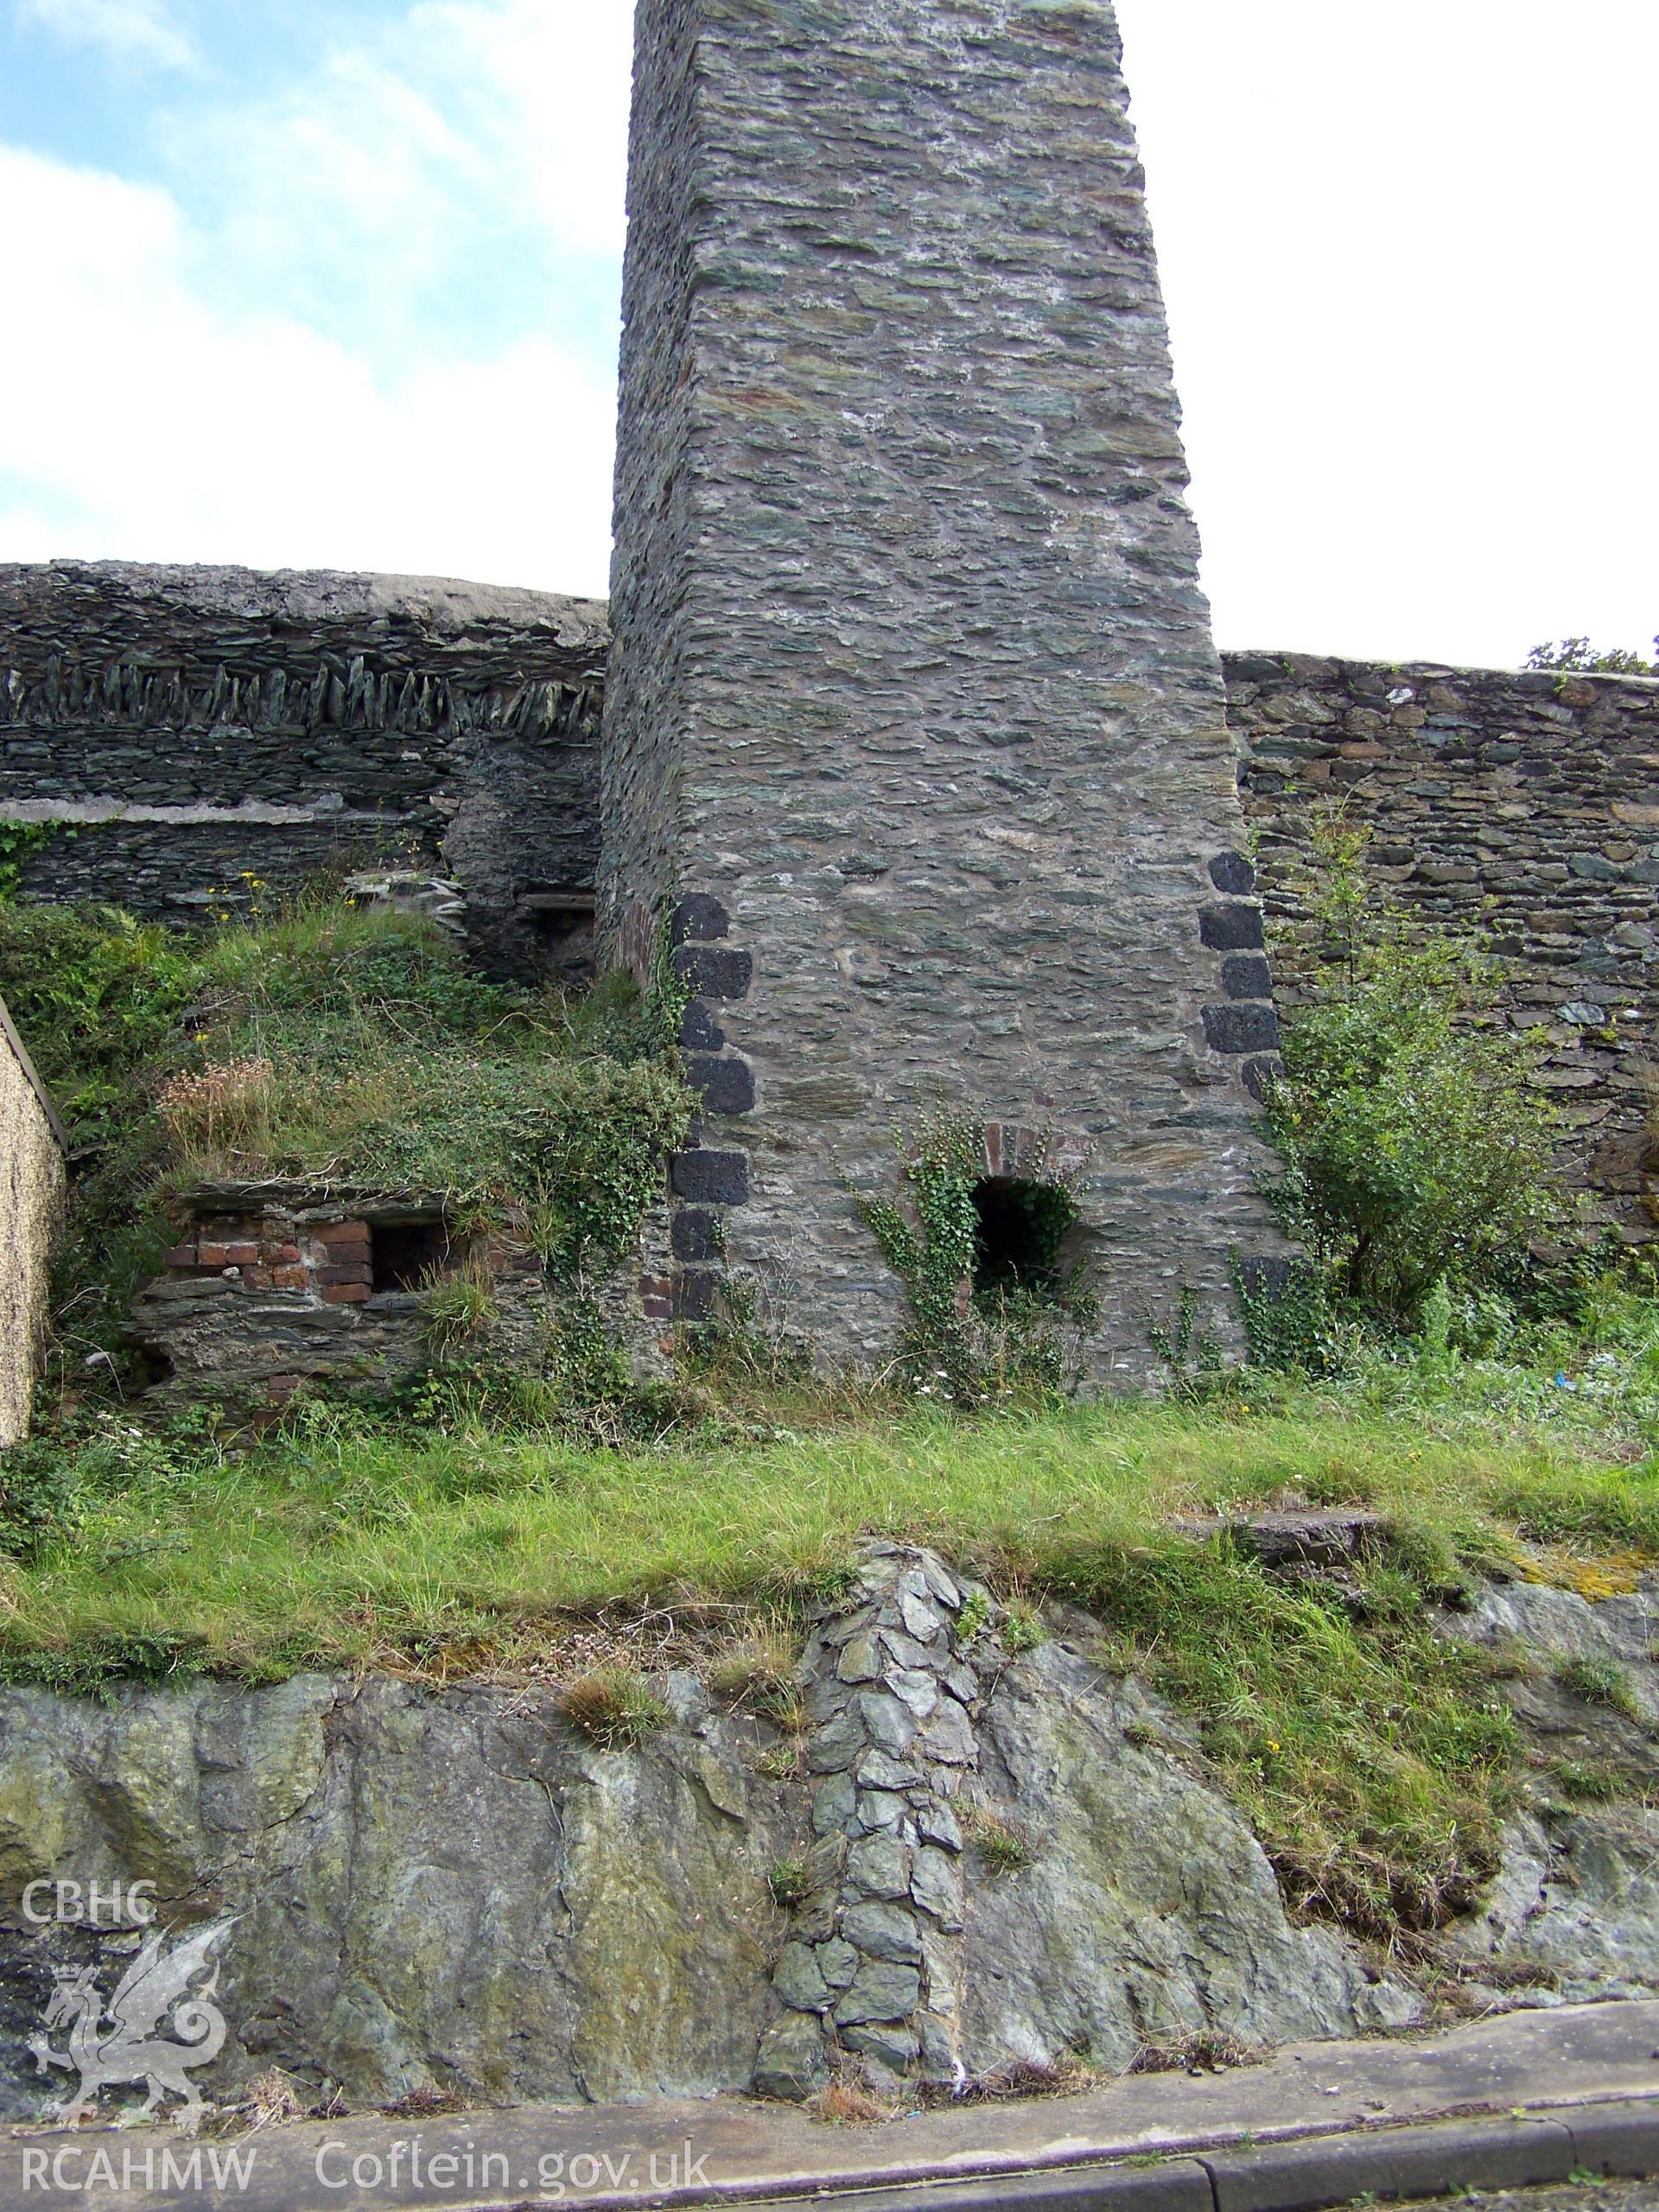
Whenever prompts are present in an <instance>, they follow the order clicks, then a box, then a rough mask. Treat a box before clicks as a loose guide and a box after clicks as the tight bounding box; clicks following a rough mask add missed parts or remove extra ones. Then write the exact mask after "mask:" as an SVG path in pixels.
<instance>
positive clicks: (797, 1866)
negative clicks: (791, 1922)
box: [766, 1859, 814, 1912]
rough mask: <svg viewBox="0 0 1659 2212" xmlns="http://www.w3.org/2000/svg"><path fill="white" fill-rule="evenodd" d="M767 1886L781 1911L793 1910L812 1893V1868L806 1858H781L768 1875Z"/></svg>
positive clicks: (803, 1902) (773, 1900)
mask: <svg viewBox="0 0 1659 2212" xmlns="http://www.w3.org/2000/svg"><path fill="white" fill-rule="evenodd" d="M766 1887H767V1888H768V1889H769V1890H770V1891H772V1903H773V1904H775V1905H777V1906H778V1907H779V1910H781V1911H784V1912H792V1911H793V1910H795V1908H796V1906H797V1905H802V1904H805V1903H806V1901H807V1899H808V1897H810V1896H811V1894H812V1891H813V1887H814V1883H813V1876H812V1868H811V1866H810V1864H809V1862H808V1861H807V1860H806V1859H779V1861H778V1863H777V1864H776V1866H773V1868H772V1872H770V1873H769V1874H768V1875H767V1876H766Z"/></svg>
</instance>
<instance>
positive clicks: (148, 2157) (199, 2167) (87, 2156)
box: [23, 2143, 259, 2196]
mask: <svg viewBox="0 0 1659 2212" xmlns="http://www.w3.org/2000/svg"><path fill="white" fill-rule="evenodd" d="M258 2156H259V2153H258V2151H257V2149H250V2150H240V2151H238V2150H235V2149H233V2148H232V2147H231V2146H230V2145H226V2146H225V2147H223V2148H220V2147H219V2145H214V2146H213V2147H212V2148H211V2149H208V2150H206V2151H204V2150H203V2149H202V2148H201V2147H200V2145H196V2146H194V2147H193V2148H192V2149H190V2150H188V2151H185V2150H181V2149H180V2150H175V2148H174V2147H173V2145H171V2144H167V2145H151V2146H150V2147H149V2149H147V2150H142V2151H135V2150H133V2149H131V2148H130V2146H125V2145H124V2146H123V2148H122V2149H120V2150H119V2151H109V2150H105V2149H104V2148H102V2147H101V2146H100V2147H99V2149H98V2150H96V2151H86V2150H82V2149H80V2148H79V2146H78V2145H74V2144H71V2143H66V2144H64V2145H62V2146H61V2148H60V2149H59V2150H56V2151H44V2150H41V2151H25V2152H24V2153H23V2193H24V2194H25V2196H28V2195H29V2194H30V2193H31V2192H33V2191H34V2190H50V2191H55V2192H56V2193H58V2194H60V2195H62V2196H79V2195H81V2194H83V2193H84V2192H85V2191H86V2190H89V2189H110V2190H115V2189H119V2190H124V2191H125V2192H126V2193H127V2194H129V2195H132V2194H134V2193H136V2192H137V2191H139V2190H143V2192H144V2193H145V2194H146V2195H148V2194H149V2193H150V2192H152V2191H158V2190H163V2189H188V2190H194V2191H196V2192H198V2193H199V2192H200V2190H202V2189H203V2187H204V2186H207V2184H209V2183H211V2185H212V2186H213V2188H214V2189H217V2190H232V2189H237V2190H245V2189H250V2188H251V2187H252V2185H253V2173H254V2166H255V2164H256V2162H257V2159H258Z"/></svg>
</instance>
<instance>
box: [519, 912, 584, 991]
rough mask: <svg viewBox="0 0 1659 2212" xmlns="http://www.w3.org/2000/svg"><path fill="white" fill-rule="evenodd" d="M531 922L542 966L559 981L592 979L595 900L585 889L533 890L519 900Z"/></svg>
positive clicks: (532, 935) (527, 919)
mask: <svg viewBox="0 0 1659 2212" xmlns="http://www.w3.org/2000/svg"><path fill="white" fill-rule="evenodd" d="M518 906H519V911H520V912H522V913H523V915H524V918H525V920H526V921H527V922H528V924H529V925H530V932H531V942H532V943H533V944H534V946H535V949H536V957H537V963H538V964H539V966H540V967H541V968H542V969H543V970H544V971H545V972H546V973H547V974H549V975H550V976H551V977H552V978H553V980H554V981H555V982H561V983H565V984H569V983H573V982H584V981H587V980H589V979H590V978H591V977H592V976H593V972H594V900H593V898H592V896H591V895H590V894H589V893H585V892H577V893H567V892H552V891H531V892H526V893H524V894H523V895H522V896H521V897H520V899H519V901H518Z"/></svg>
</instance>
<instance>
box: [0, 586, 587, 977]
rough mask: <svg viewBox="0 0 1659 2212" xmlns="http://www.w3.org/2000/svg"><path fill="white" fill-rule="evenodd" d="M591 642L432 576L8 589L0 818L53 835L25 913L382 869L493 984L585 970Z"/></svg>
mask: <svg viewBox="0 0 1659 2212" xmlns="http://www.w3.org/2000/svg"><path fill="white" fill-rule="evenodd" d="M606 644H607V632H606V626H605V618H604V609H603V607H600V606H595V605H594V604H593V603H592V602H589V601H580V600H569V599H556V598H552V597H550V596H547V595H544V594H539V593H535V592H526V591H512V590H500V589H494V588H486V587H483V586H479V585H473V584H456V583H450V582H442V581H440V580H435V579H431V578H416V577H397V576H381V577H374V576H360V575H331V574H327V573H321V572H319V573H304V574H301V573H289V572H283V573H282V574H279V575H255V574H253V573H251V571H249V570H246V569H193V568H181V569H156V568H141V567H137V566H133V565H130V564H127V563H97V564H86V563H73V562H54V563H50V564H49V565H48V566H46V567H41V568H24V567H17V566H3V565H0V817H7V818H9V819H10V820H12V821H14V822H23V823H45V824H49V825H52V827H53V829H54V834H53V835H52V836H49V837H48V839H47V840H46V841H45V842H44V843H43V844H41V846H40V847H39V848H38V849H36V850H35V852H34V853H33V854H32V855H30V856H29V859H28V861H27V863H26V866H25V868H24V870H23V875H22V889H23V892H24V894H25V895H26V896H29V897H34V898H41V899H71V898H90V899H107V900H113V901H116V902H118V903H119V904H120V905H122V906H126V907H128V908H130V909H132V910H134V911H136V912H139V913H143V914H154V915H161V916H163V917H166V918H171V919H181V918H189V916H190V915H191V914H192V913H193V912H200V911H201V910H203V909H208V910H216V909H223V908H226V907H230V906H237V905H239V904H242V903H244V902H245V900H246V899H247V898H248V895H249V892H250V887H251V885H253V884H255V883H258V884H263V885H264V886H265V887H267V888H268V890H269V892H270V893H272V894H280V893H282V892H284V891H287V890H291V889H293V888H294V887H296V886H297V885H298V884H299V883H301V882H302V881H303V880H305V879H306V878H307V877H308V876H310V875H314V874H317V873H318V872H319V871H325V870H327V871H338V870H340V869H342V868H346V869H351V868H360V867H364V866H368V867H371V868H374V867H378V868H384V867H385V865H386V864H387V863H388V862H389V861H391V862H397V863H400V864H402V865H404V866H405V867H410V868H415V869H416V870H420V869H424V870H425V871H426V872H428V873H431V872H432V871H433V870H434V869H435V868H441V869H442V871H443V872H444V873H445V874H448V875H449V876H451V877H453V878H454V879H456V880H458V881H459V884H460V886H461V892H462V894H463V895H464V897H465V899H466V900H467V921H468V926H469V928H470V931H471V934H472V936H473V938H474V943H475V944H476V945H477V947H478V949H479V950H480V952H481V953H482V954H483V955H484V956H485V957H486V958H487V959H489V960H490V961H491V962H492V963H493V964H496V965H500V966H511V967H521V966H524V965H525V964H526V963H528V962H529V961H530V960H531V958H532V957H533V956H534V954H535V953H536V952H537V950H538V948H539V949H543V950H546V951H547V952H549V953H550V954H551V955H552V956H553V957H554V958H555V959H556V960H559V961H565V962H569V960H571V959H572V958H573V957H574V959H575V961H576V962H577V963H578V964H580V963H581V961H582V957H583V956H584V952H585V950H586V945H587V943H588V937H589V932H590V926H591V923H590V909H591V880H592V871H593V847H594V834H595V806H594V783H595V768H594V747H595V744H596V742H597V739H598V734H599V703H600V691H599V679H600V677H601V672H602V669H603V664H604V654H605V649H606Z"/></svg>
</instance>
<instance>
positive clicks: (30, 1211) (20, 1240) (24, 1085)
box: [0, 1001, 67, 1446]
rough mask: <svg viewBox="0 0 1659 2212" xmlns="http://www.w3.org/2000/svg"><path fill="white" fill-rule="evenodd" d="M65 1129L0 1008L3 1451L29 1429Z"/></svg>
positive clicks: (61, 1177)
mask: <svg viewBox="0 0 1659 2212" xmlns="http://www.w3.org/2000/svg"><path fill="white" fill-rule="evenodd" d="M64 1149H65V1140H64V1132H63V1128H62V1125H61V1123H60V1122H59V1120H58V1117H57V1114H56V1112H55V1110H54V1107H53V1104H52V1101H51V1099H50V1098H49V1096H48V1094H47V1090H46V1086H45V1085H44V1084H42V1083H41V1079H40V1077H39V1076H38V1075H37V1074H36V1073H35V1067H34V1064H33V1063H32V1062H31V1060H30V1059H29V1054H28V1053H27V1052H25V1051H24V1049H23V1044H22V1039H21V1038H20V1037H19V1036H18V1034H17V1032H16V1029H15V1028H14V1027H12V1022H11V1017H10V1014H8V1013H7V1012H6V1008H5V1004H4V1001H0V1446H5V1445H8V1444H15V1443H16V1440H17V1439H18V1438H19V1437H20V1436H22V1434H23V1433H24V1431H25V1430H26V1429H27V1427H28V1426H29V1400H30V1398H31V1397H32V1396H33V1395H34V1389H35V1367H36V1364H37V1363H38V1360H39V1357H40V1352H41V1344H42V1343H43V1342H44V1340H45V1336H46V1307H47V1278H48V1268H49V1265H50V1262H51V1257H52V1239H53V1236H54V1231H55V1230H56V1228H57V1224H58V1218H59V1215H60V1211H61V1210H62V1205H63V1198H64V1191H65V1186H66V1181H67V1177H66V1171H65V1166H64Z"/></svg>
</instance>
